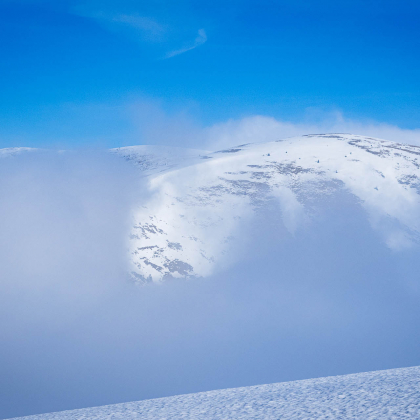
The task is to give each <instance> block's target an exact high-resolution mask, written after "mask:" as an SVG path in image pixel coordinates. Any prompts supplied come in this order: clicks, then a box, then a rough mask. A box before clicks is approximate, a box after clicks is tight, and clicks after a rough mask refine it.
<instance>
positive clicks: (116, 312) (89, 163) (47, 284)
mask: <svg viewBox="0 0 420 420" xmlns="http://www.w3.org/2000/svg"><path fill="white" fill-rule="evenodd" d="M147 196H148V189H147V183H146V181H145V180H144V179H142V178H141V177H140V176H139V173H138V172H136V171H135V169H134V168H132V167H131V166H130V165H128V164H127V163H126V162H125V161H124V160H122V159H119V158H118V157H116V156H113V155H110V154H108V153H103V152H100V151H78V152H76V151H75V152H71V153H69V152H66V153H57V152H42V151H41V152H37V153H34V154H22V155H20V156H15V157H13V158H6V159H2V160H1V161H0V232H1V235H0V279H1V280H0V334H1V343H2V345H1V346H0V418H8V417H13V416H22V415H28V414H35V413H43V412H51V411H58V410H65V409H72V408H81V407H88V406H95V405H103V404H112V403H117V402H123V401H133V400H141V399H146V398H155V397H163V396H168V395H176V394H182V393H189V392H198V391H205V390H211V389H219V388H227V387H236V386H247V385H256V384H262V383H272V382H280V381H288V380H295V379H304V378H312V377H318V376H327V375H337V374H346V373H354V372H361V371H368V370H376V369H387V368H397V367H404V366H412V365H418V364H420V356H419V354H420V353H419V351H418V349H419V346H420V336H419V334H418V325H419V321H420V305H419V303H420V281H419V279H418V273H419V269H420V258H419V256H420V252H419V247H418V245H415V244H414V245H413V246H412V247H410V248H407V249H404V250H399V251H395V250H391V249H390V248H389V247H387V246H386V244H385V242H384V240H383V236H382V235H381V233H380V232H378V230H377V229H376V230H374V229H372V227H371V224H370V223H369V217H368V215H367V213H366V212H365V210H363V208H362V207H361V206H360V204H359V203H358V202H357V200H356V199H355V198H354V197H353V196H352V195H350V194H349V193H347V192H345V191H342V190H337V192H336V193H335V194H334V195H332V196H331V197H328V198H325V199H324V200H323V201H322V202H319V203H316V205H315V206H314V208H313V210H312V212H311V220H310V221H309V222H307V223H303V224H301V225H298V226H297V227H296V229H294V230H290V229H288V228H287V227H286V226H285V225H284V223H283V221H282V219H281V216H280V214H281V212H280V211H279V208H278V206H277V205H276V204H275V203H274V202H273V203H272V205H270V206H267V207H266V208H265V209H264V210H261V211H260V212H259V213H257V214H256V216H255V217H254V218H253V219H252V220H251V221H250V222H249V223H247V224H246V225H244V226H243V227H242V231H241V232H240V234H239V238H238V247H239V243H241V246H240V253H239V255H237V254H235V261H234V262H232V264H230V265H226V267H227V268H226V267H225V268H223V269H220V270H219V271H218V272H217V273H216V274H214V275H213V276H211V277H207V278H198V279H189V280H179V279H177V280H172V281H169V282H166V283H163V284H150V285H146V286H142V287H139V286H138V285H136V284H135V283H134V282H133V280H132V279H131V278H130V277H129V276H128V275H127V273H126V267H127V258H128V256H127V237H128V235H129V231H130V223H131V219H130V217H131V211H132V209H133V208H134V207H135V206H141V204H142V202H143V200H146V198H147ZM390 223H391V222H390Z"/></svg>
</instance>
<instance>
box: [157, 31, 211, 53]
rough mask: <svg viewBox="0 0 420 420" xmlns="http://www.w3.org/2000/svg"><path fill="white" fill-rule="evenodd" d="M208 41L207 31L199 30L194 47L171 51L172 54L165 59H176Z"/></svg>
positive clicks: (189, 46)
mask: <svg viewBox="0 0 420 420" xmlns="http://www.w3.org/2000/svg"><path fill="white" fill-rule="evenodd" d="M206 41H207V35H206V32H205V30H204V29H199V30H198V36H197V38H195V41H194V43H193V44H192V45H188V46H185V47H184V48H181V49H179V50H174V51H171V52H169V53H167V54H166V56H165V58H171V57H175V56H176V55H179V54H183V53H185V52H187V51H191V50H193V49H194V48H197V47H199V46H200V45H203V44H204V43H205V42H206Z"/></svg>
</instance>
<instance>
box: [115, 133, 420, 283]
mask: <svg viewBox="0 0 420 420" xmlns="http://www.w3.org/2000/svg"><path fill="white" fill-rule="evenodd" d="M174 150H176V148H172V150H171V148H166V149H163V150H162V151H160V150H159V149H158V148H156V147H155V148H153V147H150V146H137V147H129V148H121V149H117V150H116V152H117V153H119V154H120V155H122V156H123V157H125V158H126V159H128V160H130V161H133V162H135V163H136V164H137V165H138V166H139V168H140V169H141V170H143V171H145V172H144V175H145V176H147V177H148V179H149V186H150V197H149V198H148V200H147V201H146V202H144V203H143V204H142V206H141V207H139V208H137V209H135V211H134V220H133V229H132V233H131V236H130V252H131V269H130V271H131V273H132V275H133V277H134V278H136V279H137V280H138V281H139V282H149V281H154V282H161V281H163V280H165V279H167V278H173V277H175V278H176V277H184V278H185V277H187V278H188V277H200V276H207V275H210V274H212V273H213V272H214V270H215V269H217V267H218V266H220V265H222V264H224V263H225V262H226V261H228V260H229V259H230V258H232V253H233V249H234V248H235V238H236V237H237V233H238V232H239V231H241V228H243V226H244V224H246V223H248V222H249V221H250V220H251V219H252V218H253V217H254V216H255V213H256V212H258V210H259V209H261V208H264V207H265V206H267V205H268V204H270V203H273V202H274V203H276V205H277V206H278V214H279V223H284V225H285V226H286V228H287V229H288V230H289V232H291V233H292V234H295V233H296V231H298V229H299V227H300V226H302V225H303V224H305V223H307V222H308V221H310V219H311V212H312V211H313V208H314V206H316V203H317V202H319V201H320V200H322V197H324V196H326V195H331V194H334V192H336V191H338V190H339V189H344V190H346V191H347V192H349V193H351V194H352V195H353V196H354V197H355V199H356V200H357V201H358V202H359V203H360V204H361V205H362V206H363V207H364V209H365V210H366V212H367V215H368V217H369V219H370V222H371V225H372V227H373V228H374V229H378V230H379V231H380V232H381V233H382V234H383V239H384V241H385V242H386V244H387V245H388V246H389V247H390V248H393V249H397V250H398V249H404V248H407V247H410V246H412V245H413V244H415V243H418V242H419V237H420V236H419V235H420V195H419V193H420V148H419V147H417V146H407V145H403V144H399V143H395V142H390V141H384V140H380V139H374V138H370V137H363V136H356V135H350V134H320V135H306V136H302V137H296V138H290V139H285V140H279V141H277V142H270V143H256V144H245V145H240V146H237V147H234V148H230V149H227V150H221V151H217V152H213V153H206V152H202V151H194V150H185V151H182V149H177V150H176V152H174Z"/></svg>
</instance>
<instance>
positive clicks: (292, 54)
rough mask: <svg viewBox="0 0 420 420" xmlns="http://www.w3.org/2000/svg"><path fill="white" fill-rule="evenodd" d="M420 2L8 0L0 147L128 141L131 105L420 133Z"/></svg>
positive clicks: (2, 4) (0, 30)
mask: <svg viewBox="0 0 420 420" xmlns="http://www.w3.org/2000/svg"><path fill="white" fill-rule="evenodd" d="M419 20H420V2H418V1H404V0H400V1H389V0H383V1H369V0H364V1H359V0H353V1H347V0H345V1H339V0H338V1H337V0H335V1H328V0H325V1H322V0H321V1H299V0H287V1H268V0H261V1H236V0H234V1H219V0H216V1H211V2H203V1H183V0H180V1H165V0H159V1H147V2H146V1H130V0H119V1H116V0H103V1H99V0H85V1H82V0H80V1H79V0H68V1H66V0H63V1H37V0H33V1H30V0H27V1H19V0H10V1H8V0H2V1H0V39H1V43H0V56H1V60H0V147H8V146H17V145H29V146H46V145H53V144H54V142H55V141H56V142H57V143H60V141H61V143H62V144H64V145H65V146H69V145H71V143H72V142H73V143H74V144H75V145H83V144H85V145H86V144H87V143H89V142H90V141H91V142H92V144H93V143H95V142H96V144H97V143H98V142H99V143H101V140H100V139H101V136H103V137H104V139H105V138H106V140H104V142H103V143H104V144H103V145H104V146H118V145H120V144H122V143H124V138H123V137H124V136H123V135H122V134H126V133H128V132H129V131H130V129H131V128H130V124H131V122H130V119H129V117H127V116H125V115H124V112H125V109H126V108H125V105H124V104H126V103H130V101H135V100H137V99H138V98H142V100H144V99H145V98H146V100H147V101H152V102H153V101H158V103H159V104H160V105H159V106H161V107H162V109H163V110H164V111H165V112H168V113H171V112H181V111H183V110H187V112H188V113H189V114H190V115H192V116H193V117H194V118H196V119H197V120H199V121H200V123H201V124H203V125H211V124H214V123H217V122H221V121H225V120H227V119H228V118H240V117H243V116H248V115H254V114H262V115H268V116H273V117H275V118H279V119H285V120H290V121H295V122H296V121H299V120H300V119H301V118H303V117H304V115H307V113H308V109H309V110H321V111H330V110H336V109H338V110H341V111H342V112H343V113H344V114H345V115H346V116H348V117H350V118H354V119H366V118H367V119H372V120H375V121H379V122H386V123H389V124H395V125H398V126H400V127H402V128H418V127H420V122H419V111H420V78H419V75H420V71H419V69H420V25H419Z"/></svg>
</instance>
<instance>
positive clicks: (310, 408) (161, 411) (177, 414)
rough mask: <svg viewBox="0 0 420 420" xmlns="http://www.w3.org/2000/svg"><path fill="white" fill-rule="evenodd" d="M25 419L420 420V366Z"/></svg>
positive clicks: (220, 391)
mask: <svg viewBox="0 0 420 420" xmlns="http://www.w3.org/2000/svg"><path fill="white" fill-rule="evenodd" d="M20 418H21V419H27V420H41V419H43V420H75V419H92V420H94V419H98V420H99V419H101V420H104V419H126V420H129V419H143V420H146V419H196V420H199V419H253V420H256V419H265V420H267V419H364V420H368V419H382V420H384V419H419V418H420V366H418V367H411V368H403V369H392V370H383V371H376V372H368V373H358V374H353V375H345V376H331V377H327V378H318V379H309V380H303V381H294V382H284V383H277V384H270V385H258V386H250V387H244V388H232V389H224V390H219V391H209V392H200V393H197V394H187V395H179V396H175V397H167V398H158V399H154V400H146V401H138V402H131V403H123V404H114V405H106V406H102V407H94V408H85V409H80V410H71V411H62V412H59V413H50V414H41V415H35V416H28V417H20Z"/></svg>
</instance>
